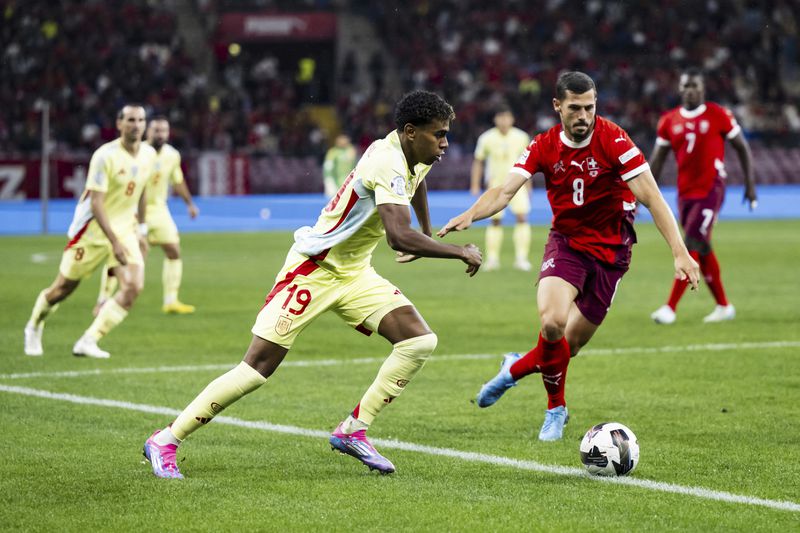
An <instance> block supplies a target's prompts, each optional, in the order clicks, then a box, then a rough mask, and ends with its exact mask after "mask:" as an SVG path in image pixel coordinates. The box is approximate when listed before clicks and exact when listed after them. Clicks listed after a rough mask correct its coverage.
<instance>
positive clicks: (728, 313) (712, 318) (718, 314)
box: [703, 304, 736, 323]
mask: <svg viewBox="0 0 800 533" xmlns="http://www.w3.org/2000/svg"><path fill="white" fill-rule="evenodd" d="M734 318H736V309H734V307H733V305H732V304H728V305H718V306H716V307H715V308H714V310H713V311H711V313H710V314H708V315H706V317H705V318H704V319H703V322H706V323H709V322H724V321H725V320H733V319H734Z"/></svg>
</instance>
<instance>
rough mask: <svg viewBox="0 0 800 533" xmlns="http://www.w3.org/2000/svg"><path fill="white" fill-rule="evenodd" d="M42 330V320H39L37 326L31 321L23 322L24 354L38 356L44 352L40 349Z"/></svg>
mask: <svg viewBox="0 0 800 533" xmlns="http://www.w3.org/2000/svg"><path fill="white" fill-rule="evenodd" d="M43 331H44V322H40V323H39V326H38V327H37V326H34V325H33V323H32V322H28V323H27V324H25V355H30V356H34V357H38V356H41V355H43V354H44V350H43V349H42V332H43Z"/></svg>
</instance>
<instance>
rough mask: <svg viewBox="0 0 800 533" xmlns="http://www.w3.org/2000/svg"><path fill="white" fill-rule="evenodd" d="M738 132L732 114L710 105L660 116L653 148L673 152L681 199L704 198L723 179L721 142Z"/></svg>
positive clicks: (722, 108) (723, 151) (723, 166)
mask: <svg viewBox="0 0 800 533" xmlns="http://www.w3.org/2000/svg"><path fill="white" fill-rule="evenodd" d="M740 131H741V128H739V125H738V124H737V123H736V119H735V118H734V117H733V114H731V112H730V111H728V110H727V109H725V108H724V107H722V106H720V105H717V104H715V103H713V102H706V103H705V104H703V105H701V106H699V107H698V108H697V109H693V110H692V111H689V110H687V109H684V108H683V107H676V108H675V109H672V110H670V111H667V112H666V113H664V114H663V115H661V119H660V120H659V121H658V131H657V134H658V138H657V139H656V144H658V145H659V146H669V147H671V148H672V151H673V152H675V159H677V161H678V195H679V196H680V197H681V198H705V197H706V196H707V195H708V193H709V191H711V188H712V187H713V186H714V183H715V182H716V181H717V180H722V179H724V178H725V177H726V174H725V164H724V160H725V139H726V138H727V139H733V138H734V137H736V136H737V135H739V132H740Z"/></svg>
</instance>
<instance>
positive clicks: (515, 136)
mask: <svg viewBox="0 0 800 533" xmlns="http://www.w3.org/2000/svg"><path fill="white" fill-rule="evenodd" d="M530 142H531V139H530V137H529V136H528V134H527V133H525V132H524V131H522V130H521V129H519V128H513V127H512V128H511V129H510V130H508V132H507V133H506V134H505V135H503V134H502V133H500V130H499V129H497V128H491V129H489V130H486V131H485V132H483V133H482V134H481V136H480V137H478V143H477V144H476V145H475V159H477V160H478V161H486V183H487V185H488V187H498V186H500V185H502V184H503V183H504V182H505V179H506V176H507V175H508V171H509V170H511V168H512V167H513V166H514V163H516V162H517V159H519V156H520V155H521V154H522V152H524V151H525V149H526V148H527V147H528V144H529V143H530Z"/></svg>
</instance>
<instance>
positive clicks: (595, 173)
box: [511, 116, 650, 267]
mask: <svg viewBox="0 0 800 533" xmlns="http://www.w3.org/2000/svg"><path fill="white" fill-rule="evenodd" d="M649 168H650V166H649V165H648V164H647V161H646V160H645V158H644V155H642V152H641V150H639V148H637V147H636V145H635V144H633V141H631V139H630V137H628V134H627V133H625V130H623V129H622V128H620V127H619V126H617V125H616V124H614V123H613V122H611V121H609V120H606V119H604V118H602V117H599V116H598V117H596V119H595V125H594V131H592V134H591V135H590V136H589V137H588V138H587V139H585V140H583V141H582V142H580V143H575V142H573V141H571V140H569V138H567V136H566V135H565V134H564V132H563V131H562V127H561V124H559V125H557V126H554V127H552V128H550V129H549V130H547V131H546V132H544V133H540V134H539V135H537V136H536V137H535V138H534V139H533V141H532V142H531V144H530V145H529V146H528V149H527V150H525V152H523V154H522V156H521V157H520V158H519V161H517V164H516V165H514V168H513V169H512V170H511V171H512V172H516V173H518V174H521V175H523V176H525V177H526V178H530V177H531V176H532V175H533V174H535V173H536V172H542V173H543V174H544V177H545V184H546V185H547V199H548V200H549V201H550V206H551V207H552V208H553V222H552V226H553V230H555V231H557V232H559V233H561V234H563V235H564V236H566V237H567V239H568V240H569V245H570V247H571V248H574V249H575V250H579V251H582V252H586V253H588V254H591V255H592V256H594V257H596V258H597V259H599V260H601V261H604V262H606V263H609V264H613V265H617V266H621V267H623V266H627V265H628V263H629V262H630V251H631V246H633V243H635V242H636V233H635V232H634V231H633V210H634V209H635V208H636V198H635V197H634V196H633V193H632V192H631V190H630V189H629V188H628V186H627V185H626V183H625V182H626V181H628V180H630V179H633V178H635V177H636V176H638V175H639V174H641V173H642V172H644V171H646V170H648V169H649Z"/></svg>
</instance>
